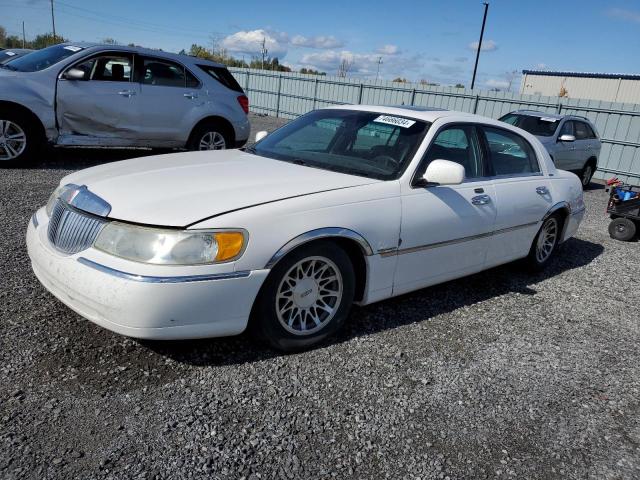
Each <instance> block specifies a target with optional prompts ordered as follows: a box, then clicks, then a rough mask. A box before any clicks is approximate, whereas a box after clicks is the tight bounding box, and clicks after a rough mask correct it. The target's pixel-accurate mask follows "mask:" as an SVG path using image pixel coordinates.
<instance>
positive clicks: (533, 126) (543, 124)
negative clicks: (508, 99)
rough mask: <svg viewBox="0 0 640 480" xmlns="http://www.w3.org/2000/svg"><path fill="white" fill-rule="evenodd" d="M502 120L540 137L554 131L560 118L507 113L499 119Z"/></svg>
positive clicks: (551, 133)
mask: <svg viewBox="0 0 640 480" xmlns="http://www.w3.org/2000/svg"><path fill="white" fill-rule="evenodd" d="M500 120H501V121H503V122H506V123H509V124H511V125H513V126H515V127H519V128H521V129H523V130H525V131H527V132H529V133H530V134H531V135H537V136H542V137H550V136H551V135H553V134H554V133H555V132H556V129H557V128H558V125H559V124H560V120H559V119H557V118H550V117H549V118H548V117H545V116H540V117H537V116H532V115H516V114H513V113H508V114H506V115H505V116H504V117H502V118H501V119H500Z"/></svg>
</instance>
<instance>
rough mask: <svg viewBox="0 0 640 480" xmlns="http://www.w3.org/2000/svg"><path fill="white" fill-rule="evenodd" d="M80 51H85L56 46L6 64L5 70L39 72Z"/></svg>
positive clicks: (80, 48)
mask: <svg viewBox="0 0 640 480" xmlns="http://www.w3.org/2000/svg"><path fill="white" fill-rule="evenodd" d="M80 50H84V49H83V48H82V47H76V46H74V45H54V46H52V47H47V48H43V49H42V50H37V51H35V52H31V53H28V54H26V55H25V56H23V57H20V58H16V59H14V60H11V61H10V62H9V63H6V64H4V65H3V68H6V69H8V70H14V71H16V72H39V71H40V70H44V69H45V68H49V67H50V66H51V65H55V64H56V63H58V62H61V61H62V60H64V59H65V58H67V57H69V56H71V55H73V54H75V53H78V52H79V51H80Z"/></svg>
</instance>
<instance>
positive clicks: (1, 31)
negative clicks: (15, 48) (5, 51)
mask: <svg viewBox="0 0 640 480" xmlns="http://www.w3.org/2000/svg"><path fill="white" fill-rule="evenodd" d="M6 41H7V31H6V30H5V28H4V27H3V26H0V45H4V43H5V42H6Z"/></svg>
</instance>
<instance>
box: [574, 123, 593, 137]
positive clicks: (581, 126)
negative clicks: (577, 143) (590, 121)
mask: <svg viewBox="0 0 640 480" xmlns="http://www.w3.org/2000/svg"><path fill="white" fill-rule="evenodd" d="M586 127H587V125H586V124H585V123H584V122H578V121H574V122H573V128H575V129H576V139H577V140H585V139H587V138H589V132H588V131H587V128H586Z"/></svg>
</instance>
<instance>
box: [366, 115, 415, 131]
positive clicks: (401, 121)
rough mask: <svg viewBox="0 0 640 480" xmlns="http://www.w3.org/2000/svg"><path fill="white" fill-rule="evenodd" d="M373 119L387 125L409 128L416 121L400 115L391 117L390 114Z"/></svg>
mask: <svg viewBox="0 0 640 480" xmlns="http://www.w3.org/2000/svg"><path fill="white" fill-rule="evenodd" d="M373 121H374V122H377V123H386V124H387V125H393V126H395V127H402V128H409V127H410V126H411V125H413V124H414V123H416V121H415V120H408V119H406V118H402V117H392V116H391V115H380V116H379V117H378V118H376V119H374V120H373Z"/></svg>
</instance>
